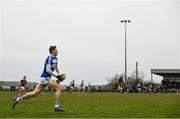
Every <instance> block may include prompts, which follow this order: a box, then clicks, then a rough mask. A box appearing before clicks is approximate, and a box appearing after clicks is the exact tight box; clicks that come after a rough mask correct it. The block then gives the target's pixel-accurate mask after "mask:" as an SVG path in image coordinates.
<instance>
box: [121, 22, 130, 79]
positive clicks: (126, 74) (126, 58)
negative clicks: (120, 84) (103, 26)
mask: <svg viewBox="0 0 180 119" xmlns="http://www.w3.org/2000/svg"><path fill="white" fill-rule="evenodd" d="M130 22H131V20H126V19H124V20H121V23H125V81H127V27H126V25H127V23H130Z"/></svg>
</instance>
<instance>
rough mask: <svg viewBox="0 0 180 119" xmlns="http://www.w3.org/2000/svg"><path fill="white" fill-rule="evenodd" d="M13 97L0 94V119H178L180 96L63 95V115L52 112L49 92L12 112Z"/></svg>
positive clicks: (51, 100) (11, 93) (13, 93)
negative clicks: (35, 118) (5, 118)
mask: <svg viewBox="0 0 180 119" xmlns="http://www.w3.org/2000/svg"><path fill="white" fill-rule="evenodd" d="M16 94H17V92H2V91H0V117H1V118H4V117H8V118H10V117H31V118H33V117H41V118H42V117H44V118H48V117H49V118H53V117H54V118H56V117H58V118H63V117H64V118H66V117H68V118H71V117H74V118H75V117H83V118H99V117H100V118H103V117H106V118H114V117H158V118H161V117H163V118H164V117H176V118H180V94H170V93H169V94H119V93H63V94H62V98H61V103H62V105H63V107H65V108H66V109H67V111H66V112H54V111H53V105H54V94H53V93H50V92H43V93H41V94H40V95H39V96H38V97H34V98H31V99H28V100H25V101H22V102H20V103H19V104H18V105H17V107H16V109H15V110H12V109H11V101H12V97H13V96H15V95H16Z"/></svg>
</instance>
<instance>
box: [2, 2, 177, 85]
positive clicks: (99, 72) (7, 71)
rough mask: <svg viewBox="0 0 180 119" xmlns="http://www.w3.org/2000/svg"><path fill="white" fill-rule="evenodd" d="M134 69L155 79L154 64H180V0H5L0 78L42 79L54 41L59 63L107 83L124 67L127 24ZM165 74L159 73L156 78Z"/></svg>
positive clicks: (77, 76)
mask: <svg viewBox="0 0 180 119" xmlns="http://www.w3.org/2000/svg"><path fill="white" fill-rule="evenodd" d="M121 19H131V20H132V22H131V23H130V24H128V25H127V40H128V74H130V73H131V72H132V71H133V70H134V69H135V63H136V61H138V62H139V70H140V71H143V72H144V73H145V79H146V80H149V79H150V69H151V68H180V1H179V0H142V1H140V0H124V1H123V0H119V1H118V0H104V1H103V0H97V1H95V0H82V1H80V0H72V1H70V0H58V1H56V0H49V1H48V0H45V1H43V0H22V1H20V0H11V1H10V0H1V32H0V33H1V40H0V41H1V42H0V43H1V48H0V49H1V58H0V59H1V71H0V73H1V74H0V75H1V77H0V80H4V81H12V80H16V81H17V80H19V79H20V78H21V76H22V75H23V74H26V75H27V77H28V81H36V82H38V81H39V79H40V74H41V72H42V70H43V64H44V60H45V58H46V57H47V56H48V55H49V53H48V48H49V46H50V45H57V47H58V49H59V52H60V53H59V56H58V58H59V67H60V71H61V72H66V74H67V80H66V81H64V82H63V84H69V82H70V81H71V80H73V79H74V80H75V81H76V83H79V82H80V81H81V80H84V81H85V83H86V84H88V82H92V84H106V83H107V81H106V79H107V77H111V76H112V75H114V74H115V73H124V24H122V23H120V20H121ZM161 79H162V78H161V77H158V76H154V80H155V81H156V82H160V81H161Z"/></svg>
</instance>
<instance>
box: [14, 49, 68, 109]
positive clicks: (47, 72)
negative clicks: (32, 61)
mask: <svg viewBox="0 0 180 119" xmlns="http://www.w3.org/2000/svg"><path fill="white" fill-rule="evenodd" d="M49 53H50V55H49V56H48V57H47V58H46V60H45V63H44V70H43V72H42V74H41V80H40V81H39V82H38V84H37V85H36V87H35V89H34V90H33V91H32V92H28V93H26V94H24V95H23V96H17V97H16V98H15V99H14V100H13V104H12V108H13V109H14V108H15V106H16V105H17V104H18V103H19V102H21V101H22V100H25V99H28V98H31V97H34V96H37V95H38V94H39V93H40V92H42V91H43V90H44V88H45V87H46V86H49V87H51V88H53V89H54V90H55V105H54V111H56V112H63V111H65V109H63V108H62V106H61V104H60V96H61V87H60V85H58V83H57V82H56V81H54V80H52V79H51V76H54V77H56V78H57V79H58V80H59V81H63V80H64V79H65V74H62V75H60V72H59V69H58V58H57V55H58V50H57V48H56V46H50V48H49ZM54 70H55V71H56V72H57V75H56V74H55V73H54ZM59 81H58V82H59Z"/></svg>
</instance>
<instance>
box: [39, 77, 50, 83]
mask: <svg viewBox="0 0 180 119" xmlns="http://www.w3.org/2000/svg"><path fill="white" fill-rule="evenodd" d="M51 80H52V79H51V77H44V78H41V79H40V81H39V83H40V84H42V85H47V84H48V83H49V82H50V81H51Z"/></svg>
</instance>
